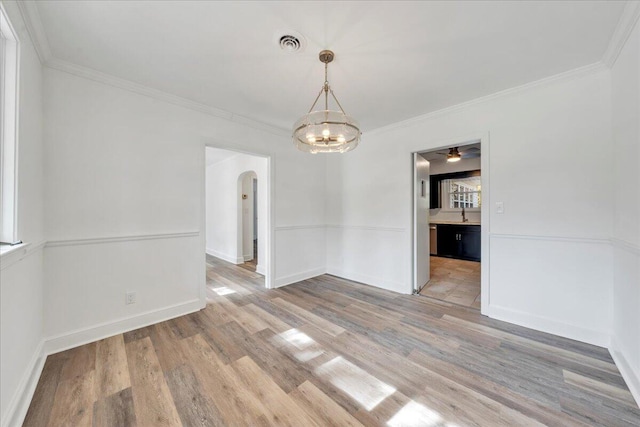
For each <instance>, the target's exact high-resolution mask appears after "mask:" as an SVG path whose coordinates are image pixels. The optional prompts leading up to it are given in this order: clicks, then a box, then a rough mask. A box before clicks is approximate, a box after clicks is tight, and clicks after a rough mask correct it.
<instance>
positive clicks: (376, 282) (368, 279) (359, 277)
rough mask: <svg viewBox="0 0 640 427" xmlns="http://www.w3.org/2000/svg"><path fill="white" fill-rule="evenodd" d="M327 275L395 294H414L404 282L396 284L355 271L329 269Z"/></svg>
mask: <svg viewBox="0 0 640 427" xmlns="http://www.w3.org/2000/svg"><path fill="white" fill-rule="evenodd" d="M327 274H331V275H332V276H337V277H341V278H343V279H347V280H353V281H354V282H359V283H363V284H365V285H369V286H374V287H376V288H380V289H386V290H389V291H393V292H398V293H401V294H405V295H410V294H412V293H413V289H412V288H411V286H410V285H407V284H406V283H402V282H395V281H393V280H381V279H380V278H377V277H373V276H368V275H366V274H360V273H356V272H353V271H346V270H342V269H337V268H327ZM400 289H405V291H404V292H403V291H401V290H400Z"/></svg>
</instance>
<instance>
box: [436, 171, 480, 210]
mask: <svg viewBox="0 0 640 427" xmlns="http://www.w3.org/2000/svg"><path fill="white" fill-rule="evenodd" d="M471 177H472V176H468V177H464V178H447V179H443V180H442V200H441V202H440V203H441V208H440V209H441V210H442V211H444V212H462V208H461V207H459V208H455V207H451V203H450V201H451V196H452V195H453V194H454V193H452V192H451V181H456V180H460V179H465V178H471ZM477 177H480V175H479V174H478V175H477ZM458 194H469V195H472V194H478V195H480V206H478V207H477V208H472V207H465V208H464V210H465V211H466V212H480V211H481V209H482V190H479V191H469V192H464V193H458Z"/></svg>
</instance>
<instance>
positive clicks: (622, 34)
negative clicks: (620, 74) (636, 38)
mask: <svg viewBox="0 0 640 427" xmlns="http://www.w3.org/2000/svg"><path fill="white" fill-rule="evenodd" d="M639 18H640V1H636V0H630V1H628V2H627V3H626V4H625V5H624V10H623V12H622V15H620V19H619V20H618V25H617V26H616V29H615V30H614V32H613V35H612V36H611V40H609V45H608V46H607V50H606V51H605V52H604V55H603V57H602V62H604V63H605V64H606V65H607V66H608V67H609V68H611V67H613V64H615V63H616V60H617V59H618V56H619V55H620V52H622V48H623V47H624V45H625V43H626V42H627V40H628V39H629V36H630V35H631V32H632V31H633V28H634V27H635V25H636V23H637V22H638V19H639Z"/></svg>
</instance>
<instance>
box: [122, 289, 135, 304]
mask: <svg viewBox="0 0 640 427" xmlns="http://www.w3.org/2000/svg"><path fill="white" fill-rule="evenodd" d="M125 303H126V304H127V305H128V304H135V303H136V293H135V292H127V293H126V294H125Z"/></svg>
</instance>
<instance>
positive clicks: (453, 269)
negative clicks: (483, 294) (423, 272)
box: [420, 256, 480, 310]
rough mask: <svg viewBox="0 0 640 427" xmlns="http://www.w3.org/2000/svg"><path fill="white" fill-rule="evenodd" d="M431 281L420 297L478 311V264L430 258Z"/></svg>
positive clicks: (459, 260)
mask: <svg viewBox="0 0 640 427" xmlns="http://www.w3.org/2000/svg"><path fill="white" fill-rule="evenodd" d="M430 263H431V267H430V268H431V279H430V280H429V282H427V284H426V285H425V286H424V287H423V288H422V290H421V291H420V295H425V296H428V297H431V298H436V299H439V300H442V301H447V302H452V303H455V304H460V305H464V306H465V307H472V308H476V309H478V310H479V309H480V263H479V262H475V261H465V260H461V259H452V258H443V257H437V256H432V257H430Z"/></svg>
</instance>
